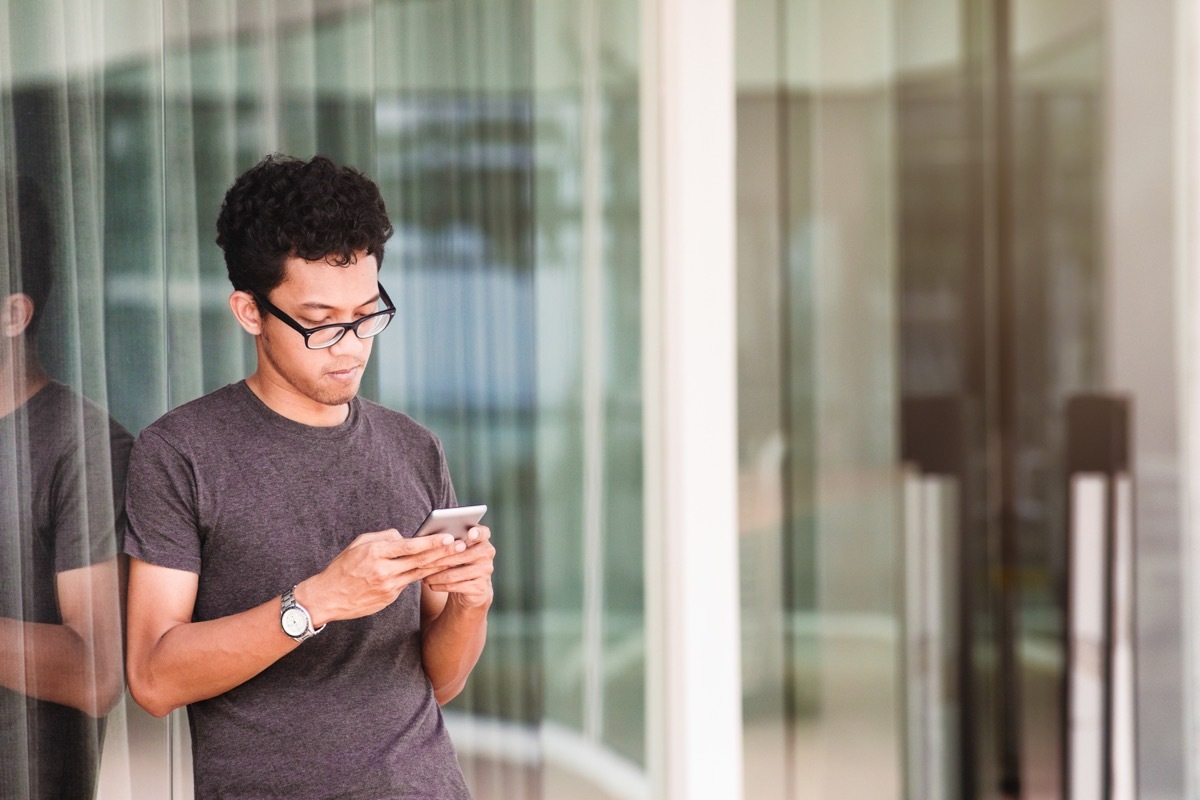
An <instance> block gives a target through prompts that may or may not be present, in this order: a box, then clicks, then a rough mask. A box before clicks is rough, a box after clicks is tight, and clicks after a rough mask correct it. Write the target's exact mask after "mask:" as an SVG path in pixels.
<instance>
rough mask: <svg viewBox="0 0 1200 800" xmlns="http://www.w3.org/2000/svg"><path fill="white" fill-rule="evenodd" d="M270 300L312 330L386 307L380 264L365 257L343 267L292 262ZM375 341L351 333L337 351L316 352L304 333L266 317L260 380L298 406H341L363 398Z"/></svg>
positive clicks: (262, 321) (261, 340) (261, 339)
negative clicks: (361, 392) (381, 292)
mask: <svg viewBox="0 0 1200 800" xmlns="http://www.w3.org/2000/svg"><path fill="white" fill-rule="evenodd" d="M267 299H268V300H270V301H271V302H272V303H273V304H274V305H275V306H277V307H278V308H279V309H280V310H281V311H283V312H284V313H285V314H288V315H289V316H291V317H292V318H293V319H294V320H296V321H297V322H299V323H300V324H301V325H303V326H304V327H306V328H313V327H316V326H318V325H327V324H329V323H332V322H353V321H354V320H356V319H359V318H360V317H364V316H366V315H367V314H370V313H372V312H374V311H377V310H379V308H380V307H382V304H381V301H380V300H379V268H378V264H377V262H376V260H375V256H368V255H366V254H365V253H359V254H358V258H357V260H356V261H355V262H354V263H352V264H349V265H347V266H343V267H336V266H331V265H329V264H326V263H325V262H323V261H305V260H303V259H300V258H290V259H288V260H287V262H286V263H285V266H284V279H283V283H281V284H280V285H279V286H277V287H275V288H274V289H272V290H271V292H270V294H269V295H268V297H267ZM373 341H374V339H359V338H358V337H357V336H356V335H355V334H354V333H352V332H348V333H347V334H346V335H345V336H343V337H342V338H341V340H340V341H338V343H337V344H335V345H333V346H332V347H328V348H326V349H324V350H310V349H308V348H307V347H306V346H305V344H304V337H303V336H302V335H301V334H300V333H298V332H297V331H295V330H293V329H292V328H289V327H288V326H287V325H286V324H285V323H284V322H283V321H282V320H279V319H276V318H275V317H273V316H271V315H270V314H267V313H266V312H263V313H262V314H261V315H260V335H259V338H258V354H259V365H258V376H259V378H260V379H261V380H262V381H264V382H265V383H267V384H269V385H270V388H271V390H273V391H277V392H283V393H285V394H287V395H290V399H291V400H292V401H299V402H301V403H306V402H307V403H314V404H320V405H323V406H341V405H344V404H345V403H348V402H350V400H351V399H352V398H353V397H354V396H355V395H356V394H358V387H359V384H360V383H361V381H362V373H363V370H364V369H365V368H366V365H367V359H368V358H369V357H370V355H371V344H372V342H373Z"/></svg>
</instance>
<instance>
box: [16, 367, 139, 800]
mask: <svg viewBox="0 0 1200 800" xmlns="http://www.w3.org/2000/svg"><path fill="white" fill-rule="evenodd" d="M132 443H133V438H132V437H131V436H130V435H129V433H128V432H126V431H125V429H124V428H122V427H121V426H120V425H118V424H117V423H116V422H114V421H113V420H112V419H111V418H110V417H109V416H108V414H107V413H106V412H105V411H104V410H103V409H101V408H100V407H99V406H96V405H94V404H93V403H91V402H90V401H88V400H86V399H85V398H83V397H82V396H80V395H79V394H77V393H76V392H74V391H72V390H71V389H69V388H67V387H66V386H64V385H63V384H61V383H57V382H54V381H51V382H50V383H49V384H47V385H46V386H44V387H43V388H42V389H41V390H40V391H38V393H37V394H35V395H34V396H33V397H31V398H30V399H29V400H28V401H27V402H26V403H25V404H24V405H22V406H21V407H20V408H18V409H16V410H15V411H14V412H13V413H11V414H8V415H6V416H3V417H0V531H2V532H3V533H4V535H3V536H2V537H0V617H6V618H9V619H18V620H22V621H24V622H41V623H48V624H51V625H61V624H62V621H63V620H62V615H61V614H60V613H59V608H58V593H57V583H56V579H57V577H58V574H59V573H61V572H66V571H68V570H73V569H78V568H81V567H88V566H91V565H93V564H98V563H101V562H104V561H108V560H110V559H112V558H114V557H115V556H116V553H117V548H118V542H117V541H116V537H117V532H118V531H119V530H121V528H122V527H124V521H123V518H122V508H123V504H122V500H123V497H124V493H125V483H124V481H125V465H126V463H127V461H128V459H129V448H130V445H131V444H132ZM112 600H113V604H114V607H115V605H116V603H117V598H112ZM103 734H104V722H103V720H98V719H95V718H93V717H90V716H88V715H87V714H85V713H84V712H82V711H79V710H77V709H74V708H69V707H67V706H64V705H60V704H58V703H52V702H49V701H45V700H38V699H35V698H32V697H28V696H26V695H25V694H23V693H21V692H15V691H12V690H10V689H8V688H3V687H0V797H4V798H9V797H12V798H55V799H56V800H65V799H66V798H90V797H92V795H93V794H94V793H95V784H96V773H97V768H98V762H99V758H100V750H101V745H102V740H103Z"/></svg>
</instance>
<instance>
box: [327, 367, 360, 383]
mask: <svg viewBox="0 0 1200 800" xmlns="http://www.w3.org/2000/svg"><path fill="white" fill-rule="evenodd" d="M362 367H363V365H362V364H351V365H350V366H348V367H342V368H340V369H331V370H328V371H326V373H325V374H326V375H328V376H329V377H330V378H333V379H334V380H336V381H349V380H353V379H354V378H356V377H357V376H358V374H359V373H360V372H361V371H362Z"/></svg>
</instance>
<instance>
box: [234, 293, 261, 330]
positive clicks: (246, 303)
mask: <svg viewBox="0 0 1200 800" xmlns="http://www.w3.org/2000/svg"><path fill="white" fill-rule="evenodd" d="M229 308H230V310H231V311H233V316H234V318H235V319H236V320H237V321H238V324H239V325H241V326H242V330H244V331H245V332H246V333H248V334H250V335H251V336H259V335H261V334H262V316H261V315H260V314H259V313H258V303H257V302H256V301H255V300H254V295H252V294H250V293H249V292H242V291H238V292H234V293H233V294H231V295H229Z"/></svg>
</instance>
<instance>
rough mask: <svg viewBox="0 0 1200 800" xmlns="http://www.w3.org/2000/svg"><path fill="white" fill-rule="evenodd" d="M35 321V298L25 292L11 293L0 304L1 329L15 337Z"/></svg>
mask: <svg viewBox="0 0 1200 800" xmlns="http://www.w3.org/2000/svg"><path fill="white" fill-rule="evenodd" d="M32 322H33V298H31V297H30V296H29V295H27V294H24V293H17V294H10V295H9V296H8V297H5V298H4V301H3V303H2V304H0V330H3V332H4V335H5V336H7V337H8V338H9V339H15V338H16V337H18V336H20V335H21V334H23V333H25V331H26V330H27V329H28V328H29V325H30V323H32Z"/></svg>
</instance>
